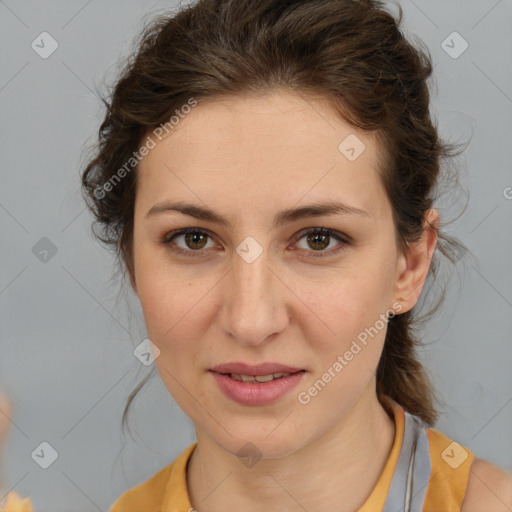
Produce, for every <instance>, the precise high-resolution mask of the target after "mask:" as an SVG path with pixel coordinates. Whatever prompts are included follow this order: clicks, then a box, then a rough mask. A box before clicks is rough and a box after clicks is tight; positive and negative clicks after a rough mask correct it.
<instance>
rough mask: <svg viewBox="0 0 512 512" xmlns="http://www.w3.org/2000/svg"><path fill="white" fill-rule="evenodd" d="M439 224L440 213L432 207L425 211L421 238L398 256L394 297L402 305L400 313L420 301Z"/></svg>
mask: <svg viewBox="0 0 512 512" xmlns="http://www.w3.org/2000/svg"><path fill="white" fill-rule="evenodd" d="M438 225H439V214H438V213H437V211H436V210H434V209H433V208H431V209H429V210H428V211H427V212H426V213H425V219H424V222H423V233H422V235H421V238H420V240H418V241H417V242H415V243H413V244H409V246H408V248H407V250H406V252H405V253H404V254H401V255H400V256H399V258H398V264H397V269H396V280H395V287H394V292H393V293H394V299H395V300H396V301H397V302H399V303H400V304H401V305H402V309H401V310H400V313H406V312H407V311H409V310H411V309H412V308H413V307H414V306H415V304H416V303H417V302H418V299H419V297H420V295H421V291H422V289H423V285H424V284H425V281H426V279H427V276H428V271H429V269H430V263H431V261H432V256H433V255H434V249H435V248H436V244H437V229H438ZM397 313H398V311H397Z"/></svg>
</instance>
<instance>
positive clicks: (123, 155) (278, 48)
mask: <svg viewBox="0 0 512 512" xmlns="http://www.w3.org/2000/svg"><path fill="white" fill-rule="evenodd" d="M402 15H403V13H402V8H401V7H400V6H398V16H397V19H395V18H394V17H393V16H392V15H391V14H390V13H388V12H387V11H385V10H384V5H383V3H382V2H380V1H376V0H257V1H254V0H199V1H198V2H196V3H195V4H192V5H190V6H187V7H184V8H182V9H181V10H178V11H177V12H176V13H166V14H163V15H160V16H158V17H156V18H155V19H154V20H153V21H152V22H151V23H150V24H149V25H147V26H145V27H144V30H143V32H142V34H141V36H140V41H139V44H138V47H137V50H136V51H135V52H134V53H133V54H132V55H131V56H130V58H129V59H128V62H127V63H126V65H125V67H124V69H123V70H122V72H121V74H120V76H119V78H118V80H117V83H116V84H115V88H114V89H113V91H112V92H111V93H110V98H109V99H108V100H105V99H103V102H104V104H105V105H106V107H107V113H106V115H105V118H104V120H103V123H102V124H101V127H100V129H99V143H98V146H97V150H96V154H95V156H94V158H93V159H92V160H90V161H89V163H88V164H87V166H86V168H85V169H84V171H83V174H82V185H83V192H84V197H85V199H86V202H88V207H89V208H90V210H91V212H92V213H93V215H94V217H95V219H96V220H95V222H94V224H98V223H99V224H101V226H102V229H103V232H102V234H101V235H98V234H96V233H95V232H94V230H93V233H94V235H95V236H96V237H97V238H98V239H100V240H101V241H102V242H104V243H106V244H111V245H113V246H115V249H116V255H117V262H118V263H121V264H122V265H123V264H124V266H125V268H126V269H127V270H128V272H129V275H130V278H131V279H133V257H132V256H133V255H132V243H133V214H134V202H135V192H136V186H135V184H136V170H137V169H136V165H134V171H133V172H125V173H123V177H122V179H120V178H119V173H118V175H117V176H114V174H115V173H116V171H117V170H119V169H120V168H122V167H123V166H125V167H124V168H125V171H126V162H128V161H129V160H130V158H132V156H133V153H134V152H135V151H137V150H138V148H139V146H140V144H141V143H142V141H143V137H145V136H146V134H147V133H148V131H149V130H151V129H153V128H156V127H158V126H159V125H161V124H164V123H166V122H168V120H169V118H170V116H171V115H172V114H173V113H174V112H176V111H177V110H178V109H180V107H182V106H183V105H185V104H187V102H189V100H190V98H194V99H196V100H199V101H200V100H201V99H208V98H214V97H221V96H224V97H229V96H234V95H242V94H262V93H263V94H264V93H265V92H267V91H271V90H273V89H276V88H279V89H284V90H289V91H291V92H296V93H299V94H305V95H306V96H307V95H308V94H309V95H320V96H322V97H324V98H327V99H328V100H329V101H330V104H331V105H332V107H333V108H334V109H335V111H336V112H337V113H338V114H339V115H340V116H342V117H343V118H344V119H345V120H346V121H348V122H349V123H352V124H353V125H354V126H357V127H359V128H361V129H364V130H368V131H374V132H375V133H376V135H377V136H378V138H379V141H380V148H381V150H382V154H383V159H382V160H383V161H382V171H381V179H382V182H383V185H384V187H385V190H386V193H387V195H388V197H389V200H390V202H391V205H392V209H393V215H394V223H395V227H396V241H397V246H398V247H399V249H400V250H404V249H405V248H406V247H407V245H408V244H410V243H412V242H414V241H416V240H418V239H419V237H420V235H421V234H422V231H423V227H424V224H423V223H424V216H425V213H426V211H427V210H428V209H429V208H430V207H432V205H433V201H434V200H435V197H434V193H435V189H436V186H437V185H438V180H439V176H438V174H439V171H440V163H441V160H442V159H444V158H447V157H452V156H456V155H458V154H460V153H461V152H462V151H460V152H457V153H456V152H455V149H456V146H455V145H451V144H446V143H444V142H443V141H442V139H441V138H440V137H439V134H438V132H437V129H436V127H435V126H434V125H433V122H432V119H431V116H430V113H429V90H428V85H427V79H428V78H429V77H430V75H431V73H432V64H431V56H430V53H429V52H428V49H423V50H422V49H420V48H416V47H414V46H413V45H412V44H411V43H410V42H409V41H408V40H407V39H406V38H405V36H404V35H403V34H402V32H401V31H400V28H399V26H400V23H401V21H402ZM419 43H420V44H421V41H420V42H419ZM132 163H133V162H132ZM113 178H116V182H115V183H114V182H113V181H112V179H113ZM109 180H110V183H111V185H113V186H109V187H108V192H107V193H105V191H106V190H107V187H105V184H106V183H107V182H109ZM94 224H93V225H94ZM439 226H441V223H440V224H439ZM439 226H438V227H437V228H436V229H437V231H438V245H437V248H436V251H435V254H434V257H433V261H432V264H431V267H430V271H429V278H434V277H436V273H437V270H438V265H439V261H438V259H439V255H438V253H439V252H441V253H442V254H443V255H444V256H445V257H447V258H448V260H450V261H451V262H452V263H453V264H454V263H455V262H456V255H457V254H460V252H461V251H466V250H467V249H466V247H465V246H464V245H463V244H462V243H461V242H459V241H458V240H457V239H455V238H452V237H449V236H447V235H446V234H444V233H443V232H442V231H441V230H440V228H439ZM121 260H122V261H121ZM427 281H428V279H427ZM132 284H133V281H132ZM443 299H444V291H443V294H442V297H441V298H440V300H439V301H438V303H437V304H436V305H434V307H433V308H432V309H431V310H430V311H429V312H428V313H427V314H426V315H424V317H422V318H421V317H419V316H418V314H417V309H418V305H416V306H415V307H414V308H413V309H412V310H411V311H408V312H406V313H403V314H398V315H397V316H395V317H392V318H390V320H389V324H388V329H387V334H386V339H385V343H384V348H383V353H382V357H381V359H380V362H379V365H378V369H377V394H378V397H379V399H380V400H382V397H383V395H387V396H390V397H391V398H392V399H394V400H395V401H396V402H398V403H399V404H400V405H402V406H403V407H404V408H405V409H406V410H407V411H409V412H410V413H411V414H414V415H416V416H418V417H420V418H422V419H423V420H424V421H425V422H426V423H427V424H428V425H431V426H432V425H433V424H434V423H435V421H436V420H437V416H438V412H437V410H436V406H435V405H434V402H435V401H437V398H436V396H435V392H434V389H433V386H432V384H431V382H430V380H429V377H428V375H427V373H426V371H425V369H424V367H423V365H422V364H421V363H420V362H419V361H418V359H417V355H416V346H417V345H421V343H420V341H419V339H418V335H417V334H415V333H414V328H415V327H417V326H418V325H419V324H420V323H422V322H423V321H424V320H425V319H427V318H430V317H431V316H432V315H433V314H434V313H435V311H436V310H437V308H438V307H439V305H440V304H441V302H442V301H443ZM148 377H149V375H148V376H146V377H145V379H144V380H143V381H142V382H141V383H139V385H138V386H137V388H136V389H135V390H134V391H133V392H132V394H131V395H130V397H129V399H128V402H127V404H126V407H125V410H124V414H123V426H124V422H125V419H126V414H127V411H128V408H129V405H130V403H131V401H132V400H133V398H134V397H135V395H136V394H137V392H138V391H139V390H140V388H141V387H142V386H143V384H144V383H145V382H146V380H147V379H148Z"/></svg>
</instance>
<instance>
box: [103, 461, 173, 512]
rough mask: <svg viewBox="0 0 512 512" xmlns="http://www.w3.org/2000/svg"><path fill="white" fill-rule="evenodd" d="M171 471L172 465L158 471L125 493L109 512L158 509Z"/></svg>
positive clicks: (134, 511)
mask: <svg viewBox="0 0 512 512" xmlns="http://www.w3.org/2000/svg"><path fill="white" fill-rule="evenodd" d="M171 469H172V464H170V465H169V466H166V467H165V468H163V469H162V470H160V471H158V473H156V474H154V475H153V476H152V477H151V478H149V479H148V480H146V481H145V482H143V483H141V484H139V485H137V486H136V487H134V488H132V489H129V490H128V491H126V492H125V493H124V494H122V495H121V496H120V497H119V498H118V499H117V501H116V502H115V503H114V504H113V505H112V507H111V508H110V512H139V511H140V510H144V508H145V507H146V510H149V509H150V508H153V509H156V508H158V507H160V506H161V500H162V499H163V496H164V492H165V486H166V484H167V481H168V478H169V474H170V472H171Z"/></svg>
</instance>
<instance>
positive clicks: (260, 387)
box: [210, 370, 305, 405]
mask: <svg viewBox="0 0 512 512" xmlns="http://www.w3.org/2000/svg"><path fill="white" fill-rule="evenodd" d="M210 373H211V374H212V375H213V377H214V378H215V380H216V382H217V384H218V385H219V388H220V389H221V391H222V392H223V393H224V394H225V395H226V396H227V397H228V398H231V399H232V400H234V401H235V402H238V403H239V404H242V405H265V404H270V403H272V402H275V401H276V400H279V399H280V398H281V397H283V396H284V395H286V393H288V392H290V391H291V390H292V389H293V388H294V387H295V386H296V385H297V384H298V383H299V381H300V380H301V379H302V376H303V375H304V373H305V372H304V371H300V372H297V373H292V374H291V375H288V376H287V377H281V378H280V379H275V380H271V381H269V382H261V383H258V382H242V381H239V380H235V379H232V378H231V377H230V376H229V375H222V374H221V373H216V372H213V371H211V370H210Z"/></svg>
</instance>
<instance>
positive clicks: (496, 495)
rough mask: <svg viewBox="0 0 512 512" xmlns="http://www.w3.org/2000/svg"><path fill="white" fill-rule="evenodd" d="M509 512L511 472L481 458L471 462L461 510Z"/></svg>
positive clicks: (511, 492) (511, 489)
mask: <svg viewBox="0 0 512 512" xmlns="http://www.w3.org/2000/svg"><path fill="white" fill-rule="evenodd" d="M482 510H485V511H486V512H510V510H512V473H510V472H507V471H505V470H503V469H501V468H500V467H498V466H496V465H494V464H492V463H490V462H488V461H486V460H482V459H477V458H475V460H474V461H473V463H472V464H471V468H470V471H469V478H468V484H467V489H466V494H465V496H464V501H463V502H462V508H461V512H481V511H482Z"/></svg>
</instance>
